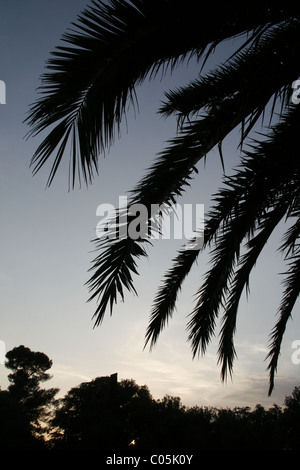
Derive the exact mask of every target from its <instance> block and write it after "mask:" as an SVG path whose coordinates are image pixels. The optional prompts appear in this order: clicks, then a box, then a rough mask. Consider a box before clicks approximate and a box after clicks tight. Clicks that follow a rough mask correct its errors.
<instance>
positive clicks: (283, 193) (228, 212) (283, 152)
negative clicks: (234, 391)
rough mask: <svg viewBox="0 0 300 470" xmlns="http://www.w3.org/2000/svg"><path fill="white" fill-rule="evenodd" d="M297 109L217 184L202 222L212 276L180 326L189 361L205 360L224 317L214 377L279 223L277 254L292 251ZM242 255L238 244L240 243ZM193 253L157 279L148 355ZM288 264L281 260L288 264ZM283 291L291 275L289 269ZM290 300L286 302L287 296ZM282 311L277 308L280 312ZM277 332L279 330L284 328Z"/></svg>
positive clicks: (229, 355)
mask: <svg viewBox="0 0 300 470" xmlns="http://www.w3.org/2000/svg"><path fill="white" fill-rule="evenodd" d="M299 114H300V111H299V109H298V108H295V107H293V108H292V109H291V110H290V111H289V112H288V113H287V114H286V115H285V116H284V120H283V122H281V123H280V124H278V125H277V126H276V127H275V128H274V129H273V133H272V135H271V137H269V140H267V141H262V142H256V143H255V144H254V145H253V149H252V152H248V153H247V156H246V158H245V159H243V161H242V163H241V169H240V170H239V171H237V173H236V174H235V175H233V176H231V177H226V178H225V183H226V186H225V187H224V188H222V189H221V190H220V191H219V193H217V195H216V197H215V201H216V204H215V206H214V207H212V209H211V210H210V211H209V213H208V215H207V217H206V228H205V240H204V244H203V248H202V249H205V248H207V247H209V246H212V247H213V248H212V251H211V254H212V268H211V269H210V270H209V271H208V273H207V276H206V280H205V282H204V284H203V285H202V287H201V289H200V290H199V292H198V294H197V296H198V301H197V305H196V307H195V309H194V311H193V312H192V314H191V316H192V318H191V320H190V322H189V324H188V328H189V331H190V334H189V339H190V341H191V343H192V349H193V354H194V355H195V354H196V353H197V352H198V353H200V352H201V353H205V350H206V347H207V345H208V343H209V341H210V339H211V337H212V335H213V334H214V333H215V328H216V320H217V318H218V316H219V313H220V310H221V309H224V314H223V318H222V329H221V333H220V344H219V351H218V354H219V362H220V363H222V369H221V376H222V379H223V380H225V379H226V376H227V373H228V372H229V373H230V374H232V368H233V360H234V357H235V355H236V353H235V348H234V343H233V336H234V333H235V329H236V317H237V311H238V307H239V303H240V299H241V295H242V293H243V292H244V291H245V289H248V285H249V277H250V274H251V272H252V269H253V267H254V266H255V264H256V261H257V259H258V257H259V255H260V254H261V252H262V250H263V248H264V246H265V244H266V243H267V242H268V240H269V238H270V236H271V234H272V232H273V230H274V229H275V228H276V227H277V226H278V224H279V222H280V221H281V220H283V219H284V218H286V219H287V220H289V219H296V222H294V223H293V225H292V226H291V227H290V228H289V229H288V230H287V232H286V235H285V237H284V243H283V244H282V245H281V247H280V250H281V251H282V252H283V253H286V256H287V258H288V256H289V255H291V256H293V257H295V256H296V254H297V253H298V251H299V244H298V240H299V234H300V232H299V229H300V225H299V213H300V212H299V210H300V208H299V189H300V187H299V163H298V157H297V155H298V152H297V145H298V144H297V140H298V139H297V129H298V126H299V124H298V123H299ZM247 239H248V241H247V242H246V245H245V248H246V249H247V251H246V253H245V254H242V253H241V252H242V243H243V241H244V240H247ZM199 251H201V250H197V251H190V252H189V251H186V252H184V251H181V252H180V253H179V254H178V256H177V258H175V261H174V264H173V267H172V268H171V269H170V270H169V271H168V273H167V275H166V276H165V279H164V282H163V283H162V285H161V287H160V289H159V291H158V294H157V296H156V298H155V301H154V305H153V310H152V313H151V316H150V322H149V326H148V329H147V334H146V344H147V343H148V342H149V341H151V347H152V346H153V345H154V344H155V342H156V341H157V339H158V336H159V333H160V332H161V330H162V329H163V328H164V326H165V324H166V323H167V320H168V319H169V318H170V317H171V316H172V313H173V311H174V309H175V306H176V300H177V295H178V293H179V291H180V288H181V285H182V282H183V280H184V278H185V277H186V276H187V274H188V272H189V270H190V269H191V266H192V265H193V263H194V262H195V260H196V259H197V257H198V255H199ZM288 259H289V258H288ZM293 268H294V269H293V270H292V273H291V279H288V280H287V283H288V285H289V287H291V283H292V281H293V282H294V281H295V279H297V276H298V275H299V272H297V269H296V268H297V266H296V263H295V264H294V265H293ZM296 289H297V288H296V281H295V282H294V288H293V291H292V290H291V289H290V290H289V291H287V292H286V294H285V296H284V300H283V303H282V307H281V308H282V311H284V314H282V317H281V319H280V321H279V322H278V326H277V327H276V329H274V333H273V342H272V348H271V351H270V354H269V356H270V357H271V358H272V360H271V362H270V365H269V368H270V392H271V390H272V388H273V381H274V373H275V368H276V366H277V361H278V354H279V351H280V343H281V336H280V335H281V334H283V331H284V329H283V330H282V325H285V324H286V321H287V319H288V318H289V316H290V305H294V303H295V298H296ZM289 293H291V297H290V298H289V296H288V294H289ZM283 306H284V307H283ZM284 328H285V326H284Z"/></svg>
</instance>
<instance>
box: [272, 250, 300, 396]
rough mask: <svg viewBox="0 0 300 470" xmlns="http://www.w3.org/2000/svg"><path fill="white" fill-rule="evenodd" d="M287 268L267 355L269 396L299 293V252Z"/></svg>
mask: <svg viewBox="0 0 300 470" xmlns="http://www.w3.org/2000/svg"><path fill="white" fill-rule="evenodd" d="M289 266H290V268H289V270H288V272H287V273H286V274H287V277H286V279H285V282H284V284H285V291H284V294H283V298H282V302H281V305H280V308H279V312H278V314H279V320H278V322H277V323H276V325H275V327H274V329H273V331H272V334H271V345H270V352H269V354H268V356H267V359H268V358H269V359H270V361H269V365H268V369H269V371H270V373H269V376H270V386H269V396H270V395H271V394H272V391H273V389H274V377H275V373H276V371H277V365H278V359H279V355H280V349H281V342H282V338H283V335H284V332H285V329H286V325H287V322H288V320H289V319H290V317H291V313H292V310H293V307H294V305H295V302H296V300H297V298H298V296H299V293H300V256H299V254H298V255H296V256H293V257H291V262H290V263H289Z"/></svg>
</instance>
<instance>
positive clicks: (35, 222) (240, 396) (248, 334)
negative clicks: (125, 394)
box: [0, 0, 300, 407]
mask: <svg viewBox="0 0 300 470" xmlns="http://www.w3.org/2000/svg"><path fill="white" fill-rule="evenodd" d="M0 3H1V20H0V22H1V23H0V54H1V68H0V80H4V81H5V83H6V87H7V97H6V101H7V103H6V104H5V105H0V121H1V122H0V132H1V138H0V159H1V160H0V162H1V163H0V164H1V171H0V182H1V184H0V192H1V194H0V201H1V202H0V214H1V245H0V250H1V253H0V260H1V262H0V302H1V310H0V312H1V328H0V340H2V341H4V342H5V344H6V348H7V350H9V349H11V348H13V347H15V346H18V345H20V344H24V345H25V346H27V347H29V348H31V349H32V350H35V351H42V352H44V353H46V354H47V355H48V356H49V357H50V358H51V359H52V360H53V368H52V370H51V372H52V374H53V379H52V380H51V382H49V386H57V387H59V388H60V389H61V394H64V393H66V392H67V391H68V390H69V389H70V388H71V387H72V386H76V385H79V383H81V382H82V381H87V380H92V379H93V378H95V377H97V376H101V375H109V374H111V373H114V372H118V374H119V379H125V378H133V379H135V380H136V381H137V383H138V384H140V385H142V384H147V385H148V386H149V388H150V391H151V393H152V394H153V395H154V397H155V398H162V397H163V396H164V395H165V394H170V395H179V396H180V397H181V398H182V401H183V403H184V404H186V405H195V404H197V405H199V406H201V405H212V406H230V407H233V406H246V405H249V406H254V405H255V404H256V403H261V404H263V405H265V406H267V407H268V406H271V405H272V404H273V403H274V402H275V403H277V404H279V405H281V404H282V403H283V400H284V397H285V396H286V395H288V394H290V393H291V391H292V389H293V388H294V386H296V385H298V381H299V370H300V369H299V367H300V366H299V365H298V366H297V365H293V364H292V362H291V355H292V353H293V350H292V348H291V345H292V342H293V341H294V340H296V339H299V337H300V330H299V326H300V321H299V315H298V313H299V306H298V304H297V305H296V308H295V310H294V314H293V318H294V320H293V321H292V322H290V323H289V325H288V328H287V331H286V335H285V338H284V342H283V345H282V354H281V358H280V362H279V369H278V376H277V379H276V382H275V391H274V393H273V395H272V397H271V398H268V397H267V390H268V374H267V371H266V366H267V363H266V362H264V358H265V356H266V353H267V347H268V340H269V338H268V335H269V333H270V331H271V329H272V327H273V325H274V324H275V321H276V317H275V314H276V310H277V308H278V305H279V301H280V294H281V286H280V282H279V281H280V279H279V277H278V275H277V272H280V271H281V270H282V264H281V260H280V255H279V254H278V253H276V251H275V250H274V246H272V244H269V245H268V247H267V249H266V251H265V254H264V257H263V258H262V259H261V260H260V262H259V263H258V266H257V267H256V269H255V271H254V273H253V276H252V278H251V284H250V287H251V296H250V299H249V301H248V302H246V301H245V300H243V302H242V305H241V308H240V312H239V318H238V327H237V334H236V349H237V354H238V360H237V361H236V363H235V369H234V380H233V383H231V382H229V383H228V384H226V385H225V384H222V383H221V381H220V369H219V366H218V365H217V357H216V350H217V341H214V342H213V343H212V344H211V346H210V347H209V348H208V353H207V356H206V357H205V358H200V360H198V359H196V360H194V361H193V360H192V355H191V351H190V347H189V344H188V343H187V341H186V340H187V333H186V323H187V318H186V316H187V315H188V314H189V313H190V312H191V310H192V308H193V296H194V294H195V292H196V290H197V288H198V287H199V286H200V284H201V276H202V275H203V273H204V272H205V271H206V268H207V266H206V265H205V263H206V262H207V258H205V257H204V258H200V259H199V263H198V266H197V267H195V268H194V269H193V271H192V273H191V276H190V277H189V278H188V280H187V281H186V283H185V284H184V286H183V287H184V288H183V291H182V295H181V296H180V300H179V303H178V312H177V313H176V314H175V315H174V318H173V319H172V321H171V322H170V323H169V327H168V328H167V329H166V330H165V331H164V332H163V334H162V335H161V338H160V340H159V342H158V344H157V346H156V348H155V349H154V350H153V351H152V352H151V353H150V352H149V351H148V350H144V351H143V343H144V333H145V330H146V327H147V323H148V316H149V312H150V309H151V304H152V299H153V298H154V295H155V292H156V289H157V287H158V285H159V284H160V280H161V278H162V276H163V274H164V272H165V271H166V270H167V269H168V267H169V266H170V262H171V259H172V257H173V256H174V254H175V251H174V250H175V249H176V248H177V247H179V246H180V243H175V242H172V241H165V240H163V241H160V242H159V243H157V244H155V246H154V247H153V249H151V250H150V257H149V259H147V260H143V261H142V262H141V263H140V273H141V275H140V276H139V278H137V279H136V281H137V282H136V286H137V290H138V293H139V296H138V297H134V296H132V295H131V294H129V295H127V298H126V301H125V303H124V304H119V305H118V306H117V308H116V309H115V312H114V315H113V317H109V316H107V317H106V318H105V320H104V322H103V324H102V326H101V327H99V328H96V329H93V321H92V319H91V318H92V315H93V312H94V308H95V304H93V303H87V302H86V301H87V298H88V291H87V289H86V287H85V286H84V283H85V282H86V281H87V280H88V278H89V274H88V273H87V270H88V268H89V267H90V263H91V261H92V259H93V256H94V255H93V253H91V250H92V249H93V248H94V247H93V245H92V244H91V243H90V240H91V239H93V238H94V237H95V229H96V225H97V223H98V218H97V217H96V209H97V207H98V205H99V204H101V203H111V204H115V205H117V201H118V198H119V195H124V194H126V192H127V191H129V190H130V189H132V187H133V186H134V185H135V184H136V183H137V182H138V180H139V179H140V177H141V176H143V175H144V172H145V170H146V169H147V168H148V167H149V166H150V165H151V163H152V162H153V159H154V158H155V155H156V154H157V153H158V152H159V151H160V150H161V149H162V148H163V146H164V143H165V142H166V140H167V139H168V138H169V137H172V136H173V135H174V132H175V129H176V126H175V122H174V121H172V120H170V121H165V120H164V119H162V118H161V117H159V116H158V115H157V114H156V110H157V109H158V107H159V104H160V100H161V99H162V98H163V90H168V89H169V88H172V87H173V86H176V85H179V84H184V83H186V82H187V81H189V80H190V79H192V78H194V76H195V74H196V73H197V71H196V67H195V64H194V63H191V64H190V67H189V69H186V68H185V67H184V68H182V69H180V70H178V71H175V72H174V74H173V76H172V77H170V76H167V77H166V78H164V80H163V81H162V82H160V81H159V80H158V81H156V82H151V83H145V84H144V85H143V86H142V87H141V88H140V89H139V90H138V96H139V103H140V114H139V115H138V118H137V119H134V117H133V113H131V114H130V113H129V115H128V131H126V129H124V132H122V136H121V140H119V141H116V143H115V145H114V146H113V148H112V149H111V151H110V154H109V155H107V156H106V158H105V159H101V173H100V175H99V177H97V178H96V179H95V180H94V183H93V185H92V186H91V187H90V188H89V189H88V190H87V189H86V188H81V189H79V188H76V189H75V190H74V191H72V192H68V174H67V159H66V160H65V166H62V168H61V171H59V172H58V174H57V177H56V179H55V180H54V183H53V186H51V188H50V189H47V190H45V184H46V180H47V176H48V171H49V167H45V169H43V170H42V171H41V172H40V173H39V174H38V175H37V176H35V177H32V175H31V170H30V169H29V162H30V158H31V156H32V154H33V152H34V150H35V148H36V147H37V145H38V143H39V142H40V139H39V138H37V139H30V140H29V141H27V140H26V139H24V136H25V134H26V133H27V131H28V128H27V127H26V126H25V125H24V124H22V121H23V120H24V118H25V117H26V113H27V111H28V106H29V105H30V104H31V103H32V102H33V101H34V99H35V98H36V96H37V95H36V91H35V90H36V88H37V86H38V85H39V76H40V75H41V73H42V72H43V67H44V63H45V61H46V60H47V59H48V58H49V53H50V51H51V50H53V49H54V48H55V47H56V46H57V45H58V44H59V40H60V36H61V34H62V33H64V32H65V30H66V28H67V27H68V26H69V24H70V21H73V20H75V19H76V16H77V14H78V13H80V11H81V10H82V9H83V8H84V7H85V6H86V5H87V2H86V1H85V0H53V1H52V2H48V1H46V0H26V2H24V1H23V0H10V2H4V1H3V0H1V2H0ZM226 47H230V45H229V46H226ZM233 137H234V136H233ZM235 148H236V142H234V140H233V139H229V141H228V143H227V145H226V147H225V149H224V156H225V165H226V168H227V169H230V168H231V167H232V166H233V165H234V164H235V163H236V162H237V161H238V160H237V158H238V157H237V154H236V151H235ZM199 169H200V170H201V171H200V174H199V176H198V177H197V179H196V180H195V182H194V185H193V189H192V190H191V191H190V192H188V193H187V195H186V198H185V199H184V201H183V202H193V203H201V204H205V207H206V208H208V203H209V200H210V196H211V193H214V192H215V191H216V190H217V188H218V186H219V185H220V181H221V180H220V178H221V166H220V161H219V157H218V154H217V152H212V154H211V155H209V157H208V159H207V165H206V167H205V168H204V166H203V165H202V164H200V165H199ZM278 233H279V235H280V232H278ZM274 238H276V236H275V237H274ZM216 340H217V338H216ZM6 377H7V370H6V369H5V367H4V366H3V365H0V385H1V387H2V388H6V386H7V378H6Z"/></svg>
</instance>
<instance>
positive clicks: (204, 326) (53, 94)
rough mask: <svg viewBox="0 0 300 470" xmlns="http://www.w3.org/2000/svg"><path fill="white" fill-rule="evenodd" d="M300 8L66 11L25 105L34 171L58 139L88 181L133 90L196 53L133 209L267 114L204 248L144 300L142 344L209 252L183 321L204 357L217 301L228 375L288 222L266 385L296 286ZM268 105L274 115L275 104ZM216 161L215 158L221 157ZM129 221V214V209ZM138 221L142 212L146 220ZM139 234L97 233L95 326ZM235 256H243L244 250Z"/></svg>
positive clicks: (167, 110) (169, 6) (119, 292)
mask: <svg viewBox="0 0 300 470" xmlns="http://www.w3.org/2000/svg"><path fill="white" fill-rule="evenodd" d="M299 18H300V17H299V6H297V5H296V4H295V3H294V2H285V3H284V5H280V6H279V5H277V4H274V3H273V2H271V1H264V0H261V1H259V2H258V1H256V0H254V1H251V2H248V1H247V2H238V1H230V2H226V3H223V4H218V6H217V7H216V6H215V4H214V3H213V2H205V3H204V2H202V3H201V7H200V8H199V2H198V1H197V0H186V1H185V2H182V1H179V0H172V1H171V0H131V1H129V0H110V1H109V2H108V3H107V4H106V3H104V2H101V1H98V0H94V1H92V3H91V5H90V6H89V7H87V8H86V10H85V11H84V12H83V13H82V14H81V16H80V17H79V18H78V21H77V23H76V24H75V25H74V26H75V30H72V31H70V32H67V33H66V34H65V35H64V36H63V42H62V45H60V46H59V47H58V48H57V49H56V50H55V51H54V52H53V56H52V58H51V59H50V60H49V62H48V66H47V67H48V70H47V71H46V72H45V73H44V75H43V77H42V83H41V90H40V91H41V94H42V96H41V97H40V98H39V99H37V101H36V102H35V103H34V104H33V105H32V106H31V109H30V112H29V116H28V118H27V122H28V124H29V125H30V127H31V131H30V135H37V134H39V133H40V132H42V131H44V130H45V129H50V128H51V130H49V134H48V135H47V137H46V138H45V139H44V140H43V141H42V143H41V144H40V145H39V147H38V148H37V150H36V152H35V154H34V156H33V158H32V162H31V164H32V166H33V172H34V173H36V172H37V171H39V169H40V168H41V167H42V166H43V165H44V163H45V162H46V161H47V160H48V159H49V158H50V157H52V155H54V162H53V165H52V169H51V171H50V175H49V179H48V185H50V184H51V183H52V181H53V178H54V177H55V174H56V172H57V170H58V167H59V165H60V162H61V160H62V158H63V155H64V153H65V150H66V148H67V145H70V146H71V158H70V174H69V179H70V185H71V186H72V187H73V186H74V185H75V182H76V180H77V179H78V180H79V181H81V180H83V181H84V182H85V183H86V184H90V183H91V182H92V180H93V178H94V174H95V173H98V170H99V158H98V157H99V154H100V153H101V152H103V151H104V150H105V149H106V148H107V146H109V145H111V144H112V142H113V140H114V137H115V134H116V131H118V130H119V128H120V124H121V121H122V118H123V117H124V114H125V111H126V108H127V106H128V104H129V103H131V104H132V105H133V106H134V105H135V104H136V97H135V87H136V86H137V85H138V84H140V83H141V82H142V81H143V80H145V78H146V77H149V76H150V77H153V78H154V77H155V76H156V75H157V73H158V72H159V71H164V72H165V71H166V70H168V69H174V68H175V67H176V65H177V64H178V63H180V62H181V61H182V60H184V59H187V58H190V57H196V58H197V59H198V61H199V72H200V74H199V77H197V78H196V79H195V80H194V81H193V82H191V83H190V84H188V85H187V86H183V87H182V88H180V89H177V90H172V91H169V92H168V93H166V102H165V103H164V104H163V105H162V108H161V109H160V112H161V113H162V114H163V115H165V116H169V115H175V116H176V117H177V118H178V125H179V133H178V135H177V136H176V137H174V139H172V140H171V141H169V142H168V144H167V146H166V148H165V149H164V150H163V151H162V152H161V153H160V155H159V156H158V157H157V160H156V162H155V164H154V165H153V166H152V167H150V168H149V171H148V173H147V174H146V175H145V177H144V178H143V179H142V180H141V181H140V182H139V183H138V184H137V185H136V187H135V188H134V190H133V191H132V197H131V200H130V203H131V204H134V203H139V204H143V205H144V206H146V207H147V208H149V207H150V205H152V204H158V205H162V204H165V205H168V204H171V203H172V202H174V201H176V199H177V198H178V196H180V195H181V194H183V192H184V191H185V189H186V187H187V186H188V185H189V184H190V180H191V177H192V175H193V173H194V172H195V171H197V169H196V164H197V163H198V162H199V161H200V160H201V159H203V158H205V156H206V155H207V153H208V152H209V151H210V150H211V149H213V148H214V147H216V146H217V147H218V148H219V149H220V151H221V144H222V142H223V141H224V139H225V138H226V137H227V136H228V134H229V133H230V132H231V131H232V130H233V129H237V128H240V131H241V138H240V142H239V144H240V145H241V146H242V145H243V144H244V142H245V140H246V138H247V137H248V138H249V133H250V131H251V130H253V127H254V125H255V124H256V123H257V122H258V120H259V119H260V118H261V117H263V116H264V115H265V113H268V109H269V108H270V111H269V115H270V125H269V130H268V133H267V135H265V139H260V140H259V141H258V140H253V141H252V142H251V150H250V151H247V152H246V151H244V155H243V159H242V160H241V165H240V167H239V168H238V169H237V170H236V172H235V174H234V175H233V176H231V177H224V187H223V188H221V189H220V190H219V192H218V193H217V194H216V196H215V205H214V207H213V208H212V209H211V211H210V212H209V213H208V214H207V216H206V228H205V241H204V244H203V246H202V247H200V248H198V249H193V250H186V249H183V250H180V252H179V253H178V255H177V256H176V258H175V259H174V264H173V266H172V267H171V268H170V270H169V271H168V272H167V273H166V276H165V278H164V280H163V282H162V285H161V287H160V288H159V290H158V293H157V296H156V298H155V300H154V304H153V309H152V312H151V316H150V323H149V326H148V329H147V332H146V344H148V343H150V347H152V346H153V345H154V344H155V342H156V341H157V339H158V336H159V334H160V332H161V331H162V329H163V328H164V326H165V325H166V324H167V321H168V319H169V318H170V317H171V316H172V313H173V311H174V307H175V305H176V300H177V297H178V293H179V290H180V287H181V285H182V282H183V280H184V279H185V277H186V276H187V275H188V273H189V271H190V269H191V267H192V266H193V264H194V262H195V260H196V259H197V257H198V256H199V253H200V252H201V251H203V250H204V249H205V248H210V249H211V254H212V267H211V269H210V270H209V272H208V273H207V276H206V279H205V282H204V283H203V285H202V286H201V288H200V289H199V291H198V293H197V302H196V305H195V308H194V310H193V311H192V313H191V317H190V321H189V323H188V329H189V339H190V341H191V345H192V351H193V355H197V354H200V353H205V351H206V347H207V344H208V343H209V341H210V339H211V337H212V334H213V333H214V330H215V324H216V320H217V318H218V316H219V314H220V310H221V309H224V312H223V317H222V330H221V336H220V344H219V361H220V363H221V370H222V378H223V380H225V378H226V376H227V374H228V373H229V374H231V373H232V368H233V361H234V357H235V348H234V343H233V336H234V332H235V326H236V316H237V311H238V305H239V300H240V297H241V294H242V292H243V291H244V290H245V289H247V287H248V280H249V275H250V272H251V270H252V268H253V266H254V264H255V262H256V260H257V258H258V256H259V255H260V253H261V251H262V249H263V247H264V245H265V244H266V242H267V240H268V239H269V237H270V235H271V233H272V232H273V230H274V228H275V227H276V226H277V225H278V224H279V222H280V221H282V220H289V222H291V224H290V227H289V229H288V230H287V231H286V233H285V235H284V239H283V242H282V245H281V246H280V249H281V250H282V251H283V253H284V254H285V256H286V259H287V262H288V269H287V273H286V278H285V291H284V293H283V297H282V303H281V305H280V307H279V320H278V322H277V324H276V325H275V327H274V329H273V331H272V333H271V339H270V351H269V355H268V358H269V366H268V367H269V373H270V387H269V394H271V392H272V390H273V387H274V375H275V372H276V369H277V364H278V357H279V353H280V347H281V341H282V337H283V333H284V330H285V327H286V323H287V321H288V319H289V317H290V315H291V311H292V309H293V306H294V304H295V301H296V298H297V296H298V294H299V286H300V282H299V280H300V279H299V277H300V270H299V265H300V257H299V247H298V235H299V229H300V224H299V199H298V198H299V165H298V159H297V148H298V145H297V144H298V143H297V129H298V126H299V122H300V121H299V113H300V111H299V107H297V105H295V104H293V102H292V100H291V94H292V92H293V90H292V88H291V85H292V83H294V81H295V80H296V79H297V78H298V76H299V75H300V64H299V56H300V55H299V52H300V42H299V34H300V20H299ZM232 38H239V39H240V41H239V44H241V45H239V46H238V47H237V49H236V50H234V52H233V54H232V55H231V56H230V57H228V58H227V60H226V61H225V62H224V63H223V64H222V65H221V66H219V67H217V68H215V69H213V70H211V71H210V72H209V73H207V74H206V75H204V74H201V72H202V67H203V65H204V63H206V61H207V59H208V57H209V56H210V55H211V54H212V53H213V51H214V49H215V48H216V46H218V45H219V44H221V43H222V42H223V41H225V40H228V39H232ZM278 105H280V110H279V112H278V119H277V121H276V122H275V123H274V120H273V119H272V118H273V117H274V112H275V109H277V107H278ZM220 155H221V157H222V153H221V152H220ZM128 215H129V218H128V223H129V222H130V220H131V219H130V214H128ZM145 223H146V225H147V224H148V223H149V220H148V221H146V222H145ZM149 241H150V240H149V237H148V236H145V237H143V238H140V239H137V240H133V239H131V238H130V237H122V238H119V239H118V238H114V239H113V238H108V239H97V240H95V246H96V248H97V250H99V254H98V256H97V257H96V258H95V260H94V261H93V267H92V269H91V270H92V272H93V273H92V275H91V278H90V280H89V282H88V285H89V289H90V293H91V295H90V300H91V299H94V298H97V299H98V306H97V309H96V311H95V314H94V317H95V324H96V325H99V324H100V323H101V321H102V319H103V316H104V314H105V312H106V310H107V309H108V308H110V309H111V311H112V309H113V305H114V304H115V303H116V302H117V301H118V298H119V297H121V298H124V293H125V290H129V291H135V288H134V281H133V275H134V274H136V273H137V261H138V259H139V258H140V257H143V256H147V253H146V250H145V246H146V244H147V243H149ZM244 244H245V248H246V253H245V254H243V255H242V254H241V248H242V247H243V246H244Z"/></svg>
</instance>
